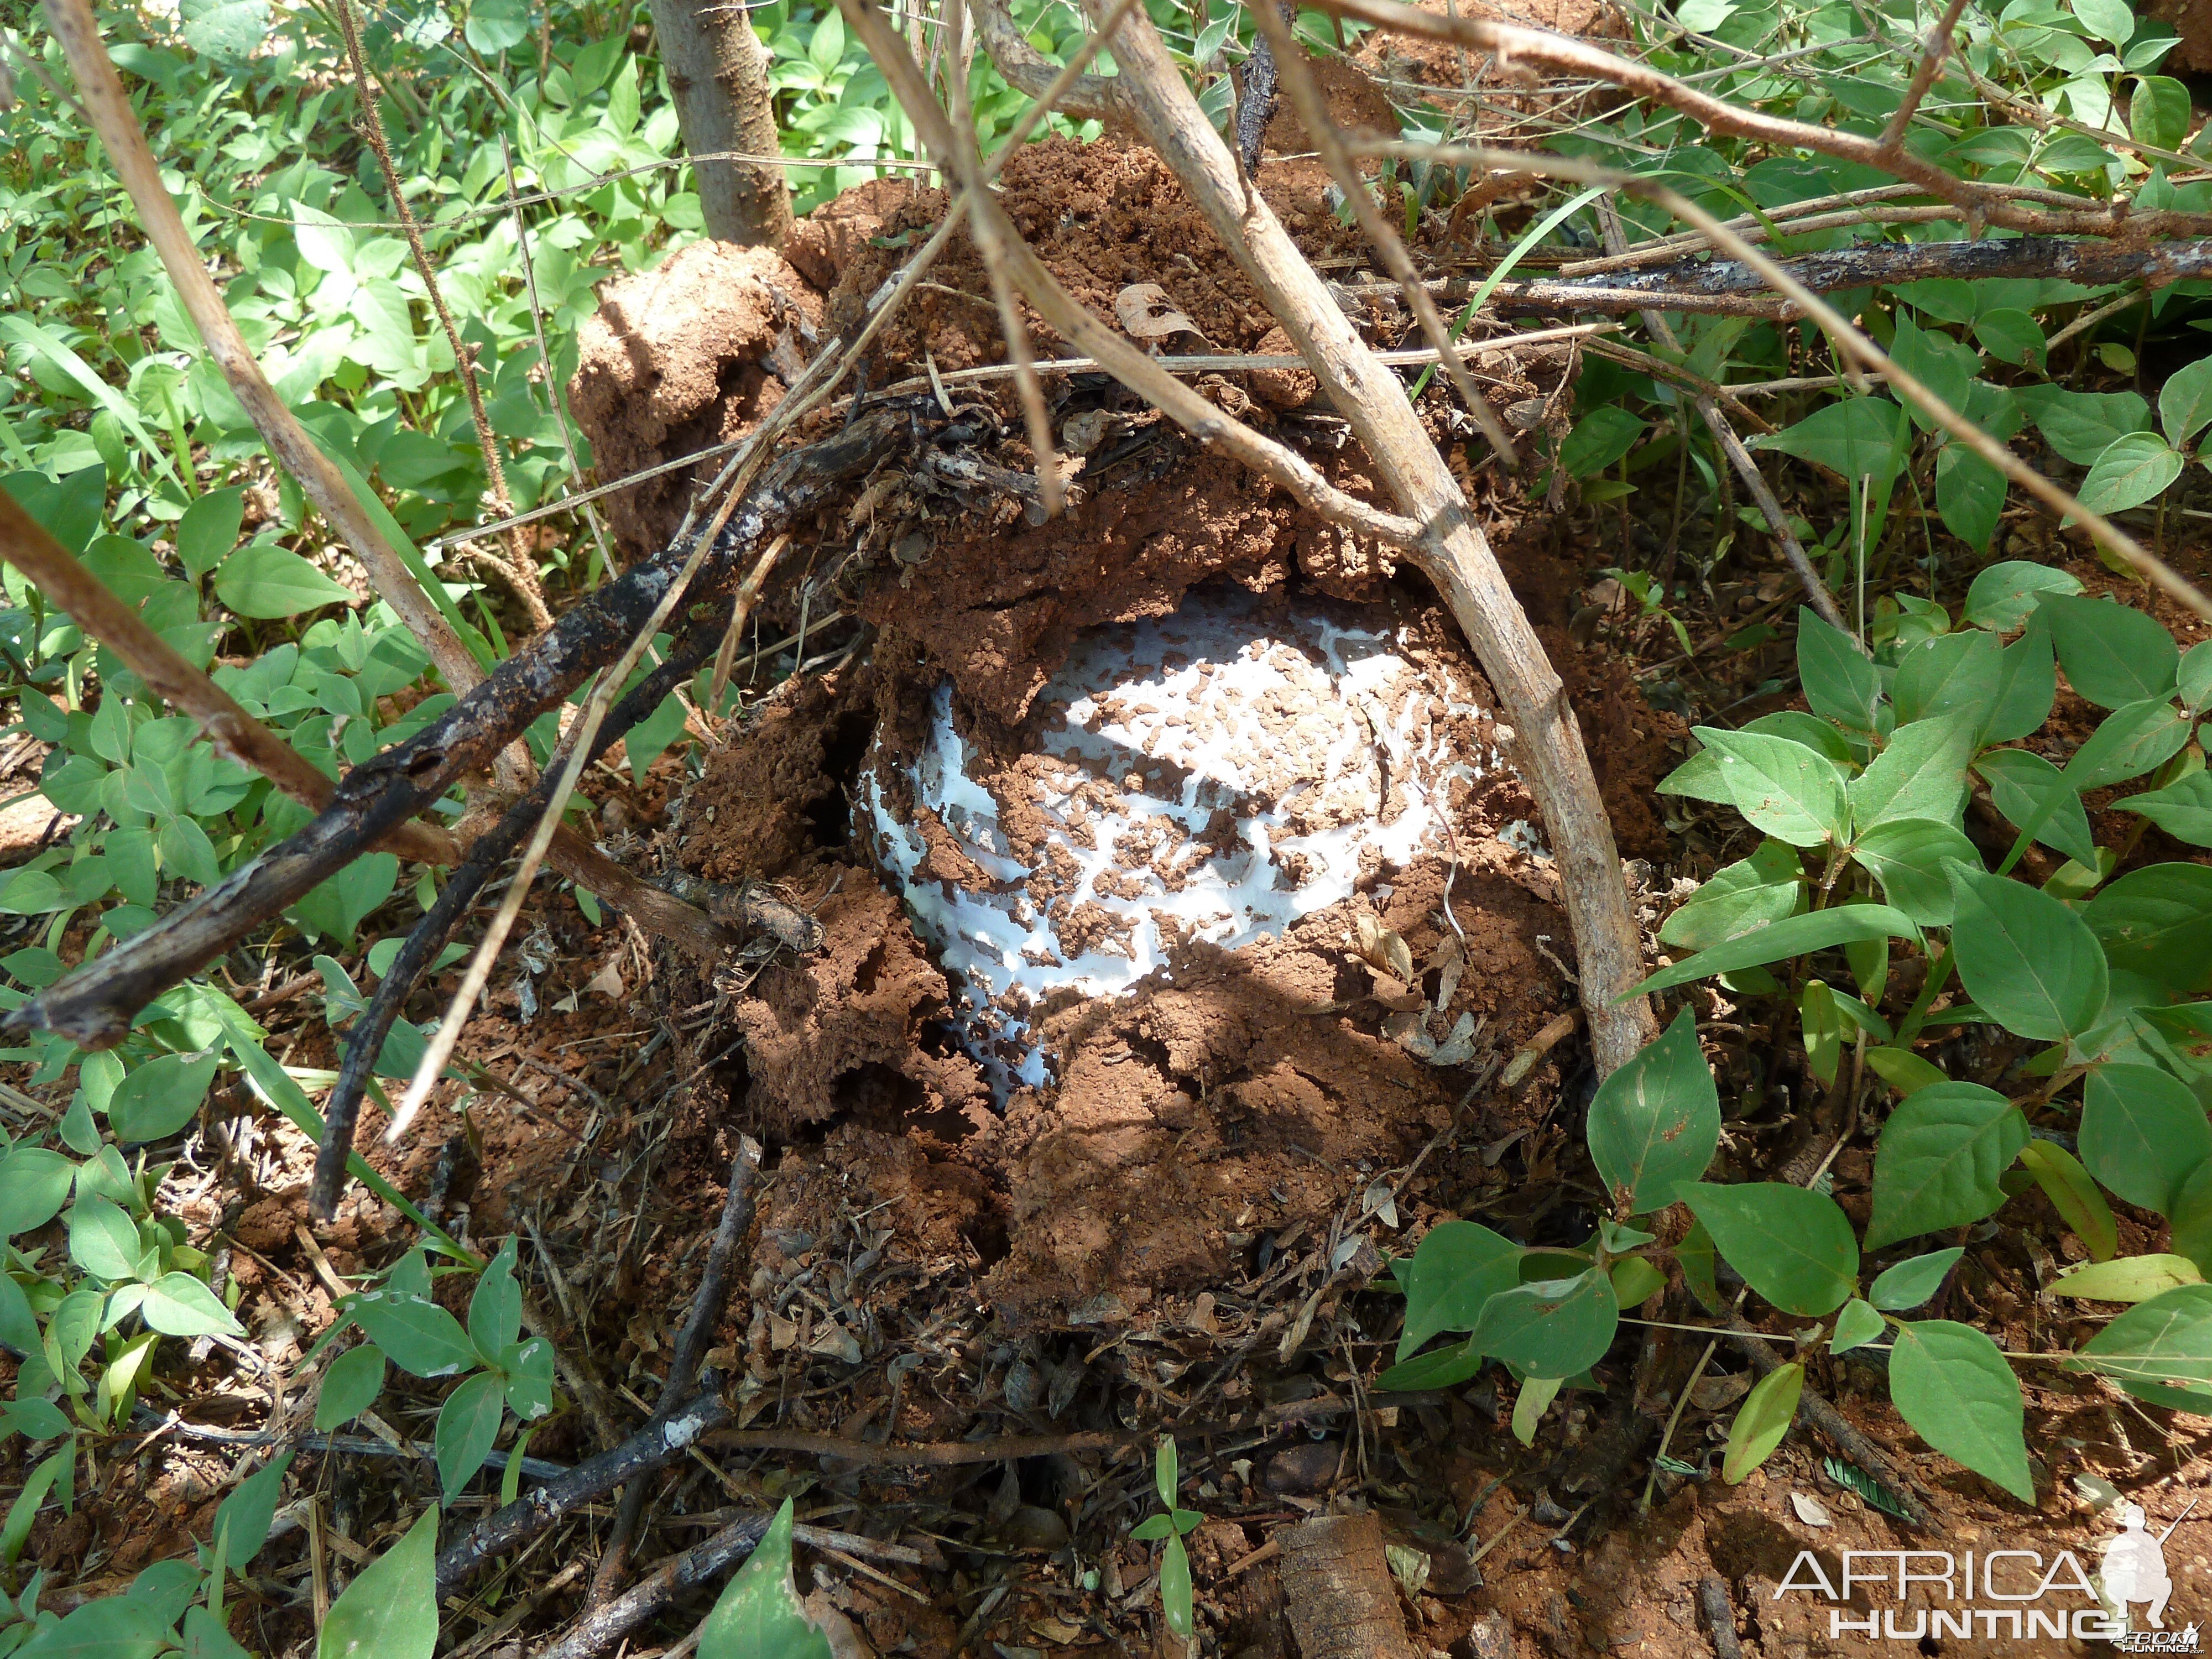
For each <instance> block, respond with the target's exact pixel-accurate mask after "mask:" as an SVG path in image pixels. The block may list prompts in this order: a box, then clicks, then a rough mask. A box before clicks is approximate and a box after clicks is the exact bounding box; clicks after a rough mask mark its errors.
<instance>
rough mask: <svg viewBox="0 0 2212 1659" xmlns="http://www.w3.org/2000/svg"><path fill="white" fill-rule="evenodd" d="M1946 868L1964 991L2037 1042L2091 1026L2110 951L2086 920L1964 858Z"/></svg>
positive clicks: (1955, 953)
mask: <svg viewBox="0 0 2212 1659" xmlns="http://www.w3.org/2000/svg"><path fill="white" fill-rule="evenodd" d="M1945 867H1946V868H1948V870H1949V871H1950V872H1951V890H1952V896H1953V900H1954V904H1955V906H1956V911H1955V915H1954V921H1953V924H1952V929H1951V951H1952V955H1953V957H1954V960H1955V961H1956V963H1957V964H1958V969H1959V978H1960V982H1961V983H1963V984H1964V985H1965V986H1966V993H1967V994H1968V995H1969V996H1971V997H1972V998H1973V1000H1975V1001H1976V1002H1977V1003H1978V1004H1980V1005H1981V1006H1982V1007H1983V1008H1984V1009H1986V1010H1987V1011H1988V1012H1990V1014H1991V1015H1992V1016H1994V1017H1995V1018H1996V1019H1997V1020H1998V1021H2000V1022H2001V1023H2002V1024H2003V1025H2004V1027H2005V1029H2006V1030H2008V1031H2012V1032H2015V1033H2016V1034H2017V1035H2019V1036H2025V1037H2033V1038H2036V1039H2037V1040H2038V1041H2040V1042H2057V1041H2059V1040H2061V1039H2062V1038H2065V1037H2070V1036H2078V1035H2080V1034H2081V1032H2084V1031H2087V1030H2088V1029H2089V1028H2090V1027H2091V1026H2092V1025H2093V1024H2095V1023H2096V1020H2097V1017H2098V1016H2099V1015H2100V1013H2102V1012H2104V1007H2105V990H2106V973H2105V953H2104V951H2103V950H2102V949H2101V948H2100V946H2099V945H2098V943H2097V937H2096V935H2095V934H2094V933H2091V932H2090V931H2089V927H2088V924H2087V922H2085V921H2082V920H2081V917H2080V916H2077V915H2075V914H2074V912H2073V911H2071V910H2069V909H2068V908H2066V907H2065V906H2064V905H2063V904H2062V903H2060V902H2058V901H2057V899H2055V898H2052V897H2051V896H2049V895H2048V894H2045V893H2039V892H2038V891H2037V890H2035V889H2034V888H2033V887H2030V886H2028V885H2027V884H2025V883H2024V882H2017V881H2011V880H2008V879H2007V878H2004V877H2002V876H1993V875H1990V873H1989V872H1987V871H1985V870H1980V869H1977V868H1975V867H1974V866H1971V865H1967V864H1964V863H1958V862H1954V863H1952V864H1949V865H1948V866H1945ZM2207 873H2209V874H2212V872H2207Z"/></svg>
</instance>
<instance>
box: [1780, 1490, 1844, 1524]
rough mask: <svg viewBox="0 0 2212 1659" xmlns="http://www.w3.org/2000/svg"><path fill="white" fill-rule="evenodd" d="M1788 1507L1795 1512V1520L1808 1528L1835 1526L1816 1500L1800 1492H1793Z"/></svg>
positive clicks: (1823, 1507) (1824, 1508)
mask: <svg viewBox="0 0 2212 1659" xmlns="http://www.w3.org/2000/svg"><path fill="white" fill-rule="evenodd" d="M1790 1508H1791V1509H1793V1510H1796V1511H1797V1518H1798V1519H1799V1520H1800V1521H1802V1522H1804V1523H1805V1524H1806V1525H1807V1526H1808V1527H1832V1526H1833V1525H1835V1522H1834V1521H1833V1519H1832V1518H1831V1517H1830V1516H1829V1514H1828V1511H1827V1510H1826V1507H1825V1506H1824V1505H1823V1504H1820V1502H1819V1501H1818V1500H1817V1499H1814V1498H1808V1497H1806V1496H1805V1494H1804V1493H1803V1492H1791V1493H1790Z"/></svg>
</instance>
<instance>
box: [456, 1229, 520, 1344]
mask: <svg viewBox="0 0 2212 1659" xmlns="http://www.w3.org/2000/svg"><path fill="white" fill-rule="evenodd" d="M521 1334H522V1290H521V1287H520V1285H517V1284H516V1283H515V1282H514V1235H513V1234H512V1233H510V1234H508V1235H507V1243H504V1244H502V1245H501V1246H500V1248H499V1254H498V1255H495V1256H494V1257H493V1258H492V1260H491V1265H490V1266H489V1267H486V1268H485V1269H484V1270H483V1275H482V1276H481V1277H480V1278H478V1279H477V1288H476V1291H475V1293H474V1294H473V1295H472V1296H471V1297H469V1335H470V1337H471V1339H472V1340H474V1341H475V1343H476V1345H477V1352H478V1353H480V1354H482V1355H483V1360H484V1364H487V1365H494V1364H498V1363H499V1357H500V1355H501V1353H502V1352H505V1351H506V1349H507V1346H508V1344H510V1343H512V1342H513V1340H515V1339H516V1338H517V1337H519V1336H520V1335H521Z"/></svg>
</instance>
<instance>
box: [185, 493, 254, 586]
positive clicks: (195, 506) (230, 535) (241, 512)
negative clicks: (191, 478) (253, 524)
mask: <svg viewBox="0 0 2212 1659" xmlns="http://www.w3.org/2000/svg"><path fill="white" fill-rule="evenodd" d="M245 522H246V491H245V490H244V489H210V490H209V491H208V493H207V494H206V495H203V496H201V497H200V498H199V499H198V500H197V501H194V502H193V503H192V504H191V506H190V507H186V508H185V514H184V517H182V518H180V519H179V520H177V527H176V530H175V532H173V533H174V536H175V538H176V544H177V560H178V562H179V563H180V564H182V565H183V566H184V567H185V569H186V570H187V571H189V572H191V574H192V575H194V576H195V577H198V576H204V575H205V574H207V573H208V572H209V571H210V570H212V569H214V568H216V566H217V565H219V564H221V563H222V560H223V556H224V555H225V554H227V553H228V552H229V551H230V550H231V549H232V548H234V547H235V546H237V545H238V532H239V528H240V526H242V525H243V524H244V523H245Z"/></svg>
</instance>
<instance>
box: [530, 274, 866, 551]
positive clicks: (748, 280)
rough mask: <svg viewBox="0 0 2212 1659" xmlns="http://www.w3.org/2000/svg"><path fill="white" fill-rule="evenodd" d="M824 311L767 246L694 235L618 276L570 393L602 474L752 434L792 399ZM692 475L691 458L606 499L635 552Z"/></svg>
mask: <svg viewBox="0 0 2212 1659" xmlns="http://www.w3.org/2000/svg"><path fill="white" fill-rule="evenodd" d="M821 320H822V302H821V300H820V298H819V297H818V296H817V295H816V294H815V293H814V291H813V290H812V289H810V288H808V287H807V285H806V283H805V279H803V278H802V277H801V276H799V272H798V271H796V270H793V269H792V267H791V266H790V265H788V264H785V263H784V261H783V260H782V259H781V258H780V257H779V256H778V255H776V254H775V252H772V251H770V250H769V249H767V248H750V247H735V246H730V245H728V244H726V243H722V242H694V243H693V244H691V246H689V247H687V248H684V249H683V250H681V251H680V252H678V253H676V254H674V255H673V256H671V258H669V259H668V260H667V261H666V263H665V264H661V265H659V266H658V267H656V268H655V269H653V270H648V271H642V272H640V273H639V274H637V275H636V276H625V277H623V278H622V279H621V280H619V281H617V282H614V283H609V284H608V286H607V289H606V290H605V293H604V295H602V296H601V298H600V301H599V311H598V312H597V313H595V314H593V315H592V317H590V318H589V319H586V321H585V323H584V325H583V326H582V327H581V328H580V329H579V330H578V331H577V335H576V348H577V354H578V361H577V368H576V374H575V378H574V380H571V381H570V382H569V393H568V395H569V398H570V400H571V402H572V403H573V404H574V409H575V414H576V420H577V422H578V423H579V424H580V426H581V427H582V428H583V429H584V431H585V433H586V435H588V436H589V437H590V439H591V441H592V459H593V461H594V463H595V464H596V465H597V467H598V469H599V476H600V477H603V478H619V477H625V476H626V475H628V474H629V473H631V472H635V471H641V470H642V469H644V468H647V467H650V466H655V465H659V463H660V462H662V461H664V460H669V459H674V458H675V457H677V456H678V455H686V454H690V453H693V452H694V451H696V450H701V449H705V448H707V447H708V446H710V445H714V444H720V443H727V442H729V441H731V440H732V439H734V438H739V437H742V436H744V435H745V434H746V433H747V432H750V430H751V429H752V428H754V427H755V426H756V425H757V424H758V423H759V422H760V421H761V420H762V419H763V417H764V416H767V415H768V414H769V411H770V410H774V409H775V406H776V404H779V403H781V402H782V401H783V393H784V388H785V387H786V386H788V385H789V384H790V383H791V382H792V381H793V380H795V379H797V378H798V374H799V370H800V369H801V368H803V367H804V365H805V359H806V356H807V355H808V353H809V350H810V349H811V340H812V337H813V335H814V331H815V329H816V327H817V325H818V324H819V323H820V322H821ZM716 464H717V463H715V462H708V463H704V464H703V465H705V467H706V471H705V472H704V473H702V474H700V475H699V476H700V477H708V476H711V475H712V473H713V471H714V466H715V465H716ZM693 486H694V477H693V472H692V470H691V469H689V468H686V469H683V470H680V471H675V472H669V473H664V474H662V475H661V476H660V477H657V478H650V479H647V481H646V482H645V483H640V484H634V485H632V486H631V487H630V488H629V489H624V490H619V491H617V492H616V494H614V495H611V496H610V497H609V498H608V500H607V518H608V521H609V522H610V523H611V525H612V526H614V531H615V534H616V536H617V538H619V539H620V540H621V542H622V544H623V547H624V549H625V550H627V551H628V552H629V554H630V556H632V557H634V558H635V557H641V556H644V555H646V554H647V553H650V552H653V551H657V550H659V549H660V548H662V547H665V545H666V544H667V543H668V539H669V538H670V537H671V536H672V535H673V534H674V533H675V532H676V527H677V526H678V524H679V523H680V522H681V521H682V520H683V517H684V507H685V505H686V504H687V503H688V502H689V501H690V499H691V494H692V489H693Z"/></svg>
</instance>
